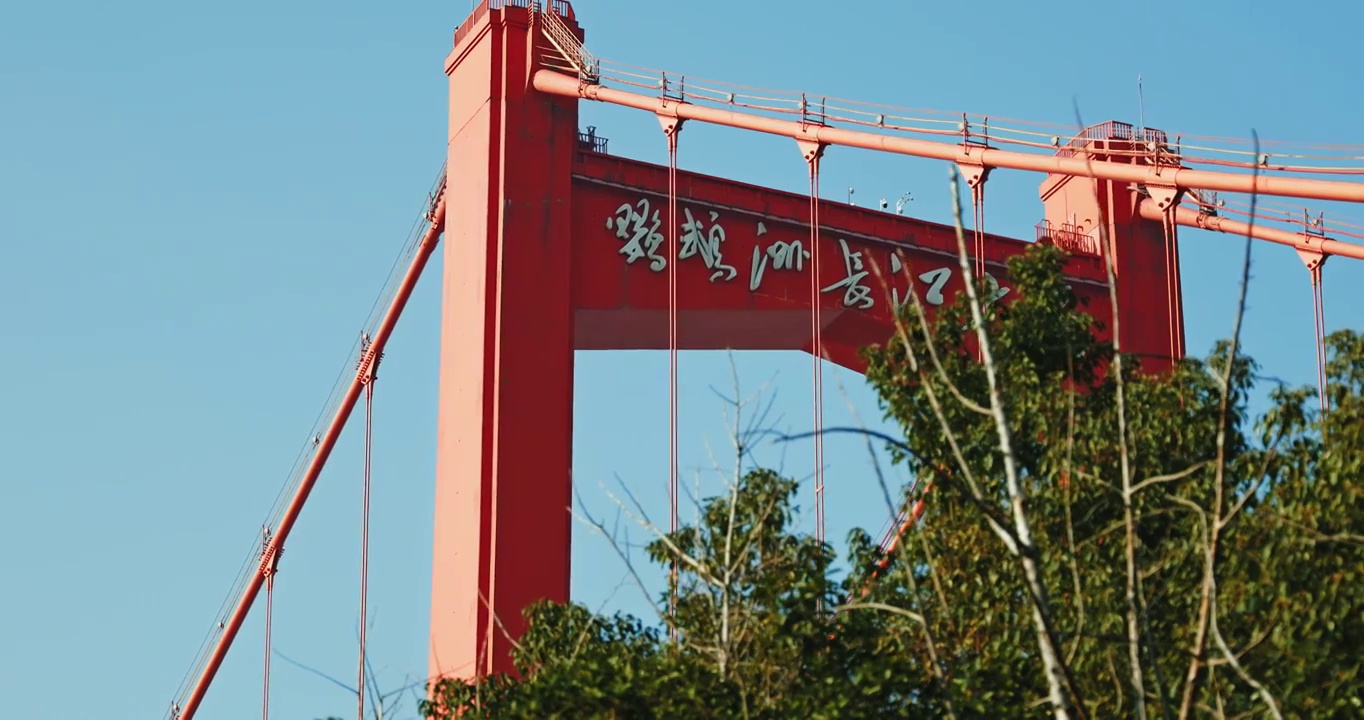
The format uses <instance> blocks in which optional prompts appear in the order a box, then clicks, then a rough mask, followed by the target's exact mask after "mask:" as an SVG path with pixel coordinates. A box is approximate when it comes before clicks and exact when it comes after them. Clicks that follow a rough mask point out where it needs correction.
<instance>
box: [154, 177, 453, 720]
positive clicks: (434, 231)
mask: <svg viewBox="0 0 1364 720" xmlns="http://www.w3.org/2000/svg"><path fill="white" fill-rule="evenodd" d="M429 217H430V219H431V224H430V226H429V227H428V228H427V229H426V234H424V235H423V236H422V239H421V242H420V243H419V244H418V245H417V252H416V255H414V256H413V257H412V262H411V263H410V264H409V265H408V267H407V273H406V274H405V275H403V279H402V281H401V282H400V283H399V284H398V288H397V290H396V291H394V294H393V300H392V301H390V302H389V304H388V309H387V310H386V311H385V312H384V316H383V319H382V320H380V321H379V327H378V328H377V329H376V330H375V331H374V337H373V338H372V339H371V342H370V345H369V348H368V350H367V351H366V352H364V353H363V354H362V355H361V362H360V363H359V366H358V367H357V369H356V371H355V377H354V378H352V379H351V382H350V387H349V388H347V390H346V394H345V395H344V396H343V397H342V399H341V405H340V406H339V407H337V409H336V414H335V415H333V416H332V420H331V423H330V424H329V425H328V426H327V431H326V432H325V433H323V434H322V438H321V440H320V441H319V443H318V446H317V452H316V453H314V454H313V459H312V462H311V463H309V465H308V469H307V471H305V472H304V474H303V479H302V481H301V482H300V483H299V485H298V489H297V490H295V491H294V496H293V497H292V498H291V499H290V500H289V505H288V507H287V508H286V509H285V510H284V515H283V517H281V518H280V521H279V527H277V528H275V529H274V534H273V535H272V537H271V539H270V544H269V545H268V546H267V547H266V548H265V550H266V552H265V557H266V558H267V559H268V558H269V557H271V556H272V555H274V554H276V553H277V552H278V551H279V549H280V548H283V547H284V543H285V541H286V540H288V539H289V531H290V530H292V529H293V527H294V523H295V522H296V521H297V520H298V516H299V513H301V512H303V505H304V503H306V502H308V495H309V494H310V493H311V492H312V490H313V485H314V484H316V483H317V478H318V476H319V475H321V474H322V468H323V466H325V465H326V464H327V458H328V457H329V456H330V455H331V452H332V449H333V448H334V447H336V441H337V440H338V439H339V438H340V437H341V431H342V430H343V429H345V427H346V421H347V420H349V419H350V414H351V411H353V410H354V409H355V402H356V400H358V399H359V397H360V392H361V391H362V390H363V389H364V386H365V380H366V379H367V378H368V374H369V367H370V365H371V364H372V363H373V362H374V359H375V358H377V357H379V354H380V353H382V352H383V350H384V346H385V345H387V344H388V339H389V338H390V337H391V336H392V335H393V328H394V327H395V326H396V325H397V324H398V318H399V316H401V315H402V314H403V308H404V307H406V306H407V301H408V299H409V298H411V297H412V290H413V288H415V287H416V285H417V280H418V279H419V278H420V277H421V274H422V270H424V269H425V268H426V263H427V261H428V260H430V259H431V254H432V252H434V251H435V249H436V245H437V244H438V243H439V242H440V236H441V231H442V229H443V228H444V226H445V192H444V183H442V187H441V189H440V190H439V191H438V199H437V200H436V203H435V207H434V208H433V209H432V211H431V214H430V215H429ZM264 583H265V575H264V574H262V572H261V565H259V564H258V565H257V566H256V571H255V572H254V573H253V574H252V575H251V580H250V581H249V582H248V583H247V585H246V589H245V590H244V591H243V592H242V595H241V597H239V598H238V599H237V605H236V607H234V608H233V609H232V615H231V616H230V617H229V618H228V620H227V624H226V625H225V627H224V628H223V634H222V635H221V636H220V637H219V638H218V643H217V645H215V646H214V648H213V653H212V654H211V655H209V657H208V661H207V663H206V664H205V665H204V668H203V670H201V671H200V673H199V679H198V680H197V681H196V682H195V683H194V688H193V690H191V691H190V694H189V696H188V697H186V698H185V704H184V707H182V708H180V714H179V715H178V716H176V717H177V718H179V720H190V718H193V717H194V713H195V711H196V710H198V708H199V705H200V703H202V702H203V699H204V695H205V694H206V693H207V692H208V686H209V685H210V684H211V683H212V682H213V678H214V676H215V675H217V674H218V668H219V667H221V666H222V664H223V659H224V658H226V657H227V651H228V649H230V648H231V647H232V641H233V640H234V639H235V638H236V637H237V632H238V631H239V630H241V627H242V623H244V622H246V616H247V615H248V614H249V613H250V612H251V605H252V604H253V603H255V601H256V596H257V595H259V594H260V589H261V586H262V585H263V584H264Z"/></svg>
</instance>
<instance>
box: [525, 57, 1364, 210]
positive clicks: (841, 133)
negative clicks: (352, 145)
mask: <svg viewBox="0 0 1364 720" xmlns="http://www.w3.org/2000/svg"><path fill="white" fill-rule="evenodd" d="M534 85H535V89H536V90H539V91H540V92H543V93H547V94H550V95H560V96H564V97H573V98H584V99H587V100H597V101H599V102H605V103H610V104H613V105H623V106H625V107H632V108H635V109H638V110H647V111H649V112H653V113H658V114H660V115H665V116H669V117H678V118H682V119H684V120H697V121H699V122H707V123H713V124H715V125H725V126H728V127H733V128H741V129H744V130H753V131H755V132H762V133H769V134H772V135H780V136H783V137H791V138H795V139H797V140H806V141H810V142H816V143H822V144H825V145H844V146H847V147H855V148H863V149H865V150H879V151H883V152H892V153H897V154H900V155H912V156H915V157H922V158H931V159H935V160H947V161H950V162H958V163H969V164H972V165H984V166H985V167H997V168H1007V169H1010V170H1030V171H1033V172H1041V173H1054V174H1058V175H1070V176H1074V177H1091V178H1097V179H1100V180H1111V181H1116V182H1132V183H1145V184H1150V185H1161V186H1167V187H1168V186H1174V187H1178V188H1185V189H1199V190H1216V191H1222V192H1242V193H1252V192H1253V193H1259V194H1261V195H1275V196H1280V197H1299V198H1314V199H1318V200H1339V201H1343V202H1364V183H1349V182H1341V181H1334V180H1306V179H1301V178H1285V177H1266V176H1263V175H1261V176H1253V175H1238V174H1235V173H1224V172H1214V171H1210V170H1191V169H1188V168H1159V169H1158V168H1155V167H1151V166H1143V165H1129V164H1126V163H1115V162H1107V161H1101V160H1090V161H1086V160H1085V159H1083V158H1063V157H1056V156H1046V155H1034V154H1030V153H1021V152H1013V151H1009V150H994V149H983V148H974V147H962V146H960V145H950V144H947V143H941V142H934V141H931V140H915V139H912V138H906V137H897V136H892V135H879V134H876V133H870V132H865V131H861V130H847V129H844V128H835V127H828V126H822V125H808V124H804V123H799V122H794V121H791V120H778V119H776V118H770V117H764V116H761V115H755V114H751V113H743V112H735V111H733V110H721V109H720V108H713V107H706V106H702V105H693V104H691V103H687V102H681V103H679V102H676V101H673V100H667V99H664V98H659V97H651V96H648V95H640V94H638V93H632V92H627V91H624V90H617V89H615V88H608V87H603V86H601V85H596V84H593V83H589V82H583V81H581V80H579V79H578V78H576V77H571V76H568V75H564V74H563V73H560V72H557V71H554V70H540V71H538V72H536V73H535V78H534Z"/></svg>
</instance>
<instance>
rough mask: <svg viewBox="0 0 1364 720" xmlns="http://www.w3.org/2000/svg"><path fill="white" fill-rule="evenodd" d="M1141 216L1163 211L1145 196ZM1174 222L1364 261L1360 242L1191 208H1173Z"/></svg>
mask: <svg viewBox="0 0 1364 720" xmlns="http://www.w3.org/2000/svg"><path fill="white" fill-rule="evenodd" d="M1139 210H1140V212H1141V216H1142V217H1144V218H1146V219H1147V220H1160V219H1161V218H1163V217H1165V211H1164V210H1161V209H1160V206H1159V205H1157V204H1156V203H1155V202H1154V201H1152V200H1150V199H1149V198H1148V199H1146V200H1143V201H1142V202H1141V207H1140V208H1139ZM1175 223H1176V224H1178V225H1184V226H1186V227H1194V228H1202V229H1204V230H1216V231H1217V232H1224V233H1228V234H1230V235H1241V236H1245V235H1246V234H1249V235H1250V236H1251V237H1253V238H1255V239H1256V240H1266V241H1268V242H1272V243H1278V244H1280V245H1287V246H1289V247H1291V248H1294V249H1296V250H1302V251H1305V252H1318V253H1321V254H1323V255H1340V256H1341V257H1348V258H1354V259H1356V260H1364V245H1355V244H1353V243H1346V242H1341V241H1339V240H1328V239H1325V238H1314V237H1311V236H1309V235H1304V234H1301V233H1292V232H1288V231H1287V230H1279V229H1277V228H1272V227H1265V226H1263V225H1256V226H1254V227H1251V226H1250V223H1244V222H1240V221H1237V220H1228V219H1226V218H1224V217H1221V216H1218V215H1207V214H1204V213H1201V212H1199V211H1197V210H1194V209H1193V208H1187V207H1180V208H1176V209H1175Z"/></svg>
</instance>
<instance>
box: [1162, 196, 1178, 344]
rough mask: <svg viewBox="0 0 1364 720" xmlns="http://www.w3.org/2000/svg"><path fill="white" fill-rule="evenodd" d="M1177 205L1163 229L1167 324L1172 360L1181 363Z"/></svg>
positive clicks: (1170, 211) (1164, 220) (1171, 210)
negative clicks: (1176, 244) (1176, 254)
mask: <svg viewBox="0 0 1364 720" xmlns="http://www.w3.org/2000/svg"><path fill="white" fill-rule="evenodd" d="M1174 213H1175V205H1173V204H1171V206H1170V208H1169V209H1167V210H1166V211H1165V217H1164V218H1163V219H1162V220H1161V229H1162V230H1163V231H1164V233H1165V305H1166V308H1165V314H1166V322H1168V323H1169V328H1170V359H1171V360H1172V361H1174V362H1179V359H1180V356H1181V355H1183V353H1182V352H1181V348H1180V347H1179V315H1180V314H1181V313H1182V309H1181V308H1180V307H1179V300H1178V297H1177V296H1178V290H1177V289H1176V283H1177V282H1178V280H1177V279H1176V278H1177V276H1178V273H1179V267H1178V265H1177V263H1178V262H1179V261H1178V260H1177V259H1176V257H1175V216H1174Z"/></svg>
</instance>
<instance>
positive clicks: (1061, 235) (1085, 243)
mask: <svg viewBox="0 0 1364 720" xmlns="http://www.w3.org/2000/svg"><path fill="white" fill-rule="evenodd" d="M1097 231H1098V228H1095V229H1094V230H1090V231H1089V232H1083V231H1081V230H1080V226H1079V225H1074V224H1072V223H1062V224H1060V225H1052V224H1051V222H1049V221H1047V220H1043V221H1042V222H1040V223H1037V242H1040V243H1050V244H1052V245H1055V246H1056V247H1059V248H1061V249H1062V250H1065V251H1066V252H1069V253H1074V254H1076V255H1091V256H1094V257H1099V256H1100V255H1101V254H1102V253H1101V249H1100V247H1099V235H1098V232H1097Z"/></svg>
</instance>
